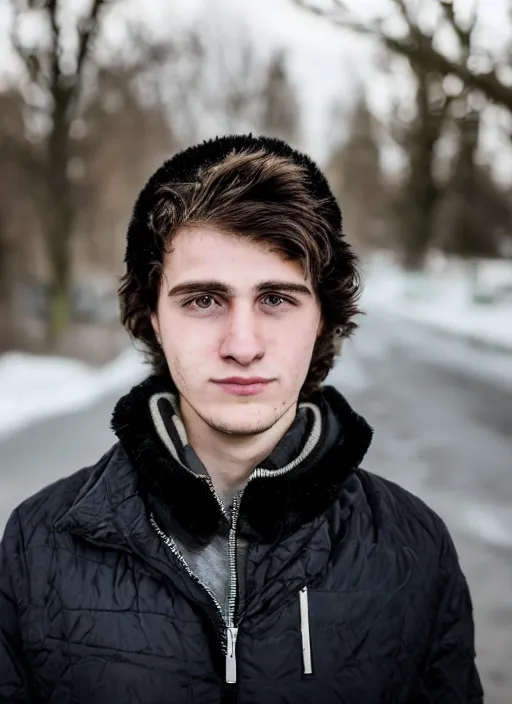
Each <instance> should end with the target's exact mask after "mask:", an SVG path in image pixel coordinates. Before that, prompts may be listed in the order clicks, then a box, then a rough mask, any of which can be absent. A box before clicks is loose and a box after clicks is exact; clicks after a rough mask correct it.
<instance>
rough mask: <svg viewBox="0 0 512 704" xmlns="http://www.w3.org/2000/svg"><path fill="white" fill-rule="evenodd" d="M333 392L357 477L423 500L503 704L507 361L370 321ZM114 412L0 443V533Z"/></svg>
mask: <svg viewBox="0 0 512 704" xmlns="http://www.w3.org/2000/svg"><path fill="white" fill-rule="evenodd" d="M330 381H331V383H334V384H335V385H336V386H338V388H340V390H341V391H343V392H344V393H345V394H346V396H347V397H348V398H349V400H350V401H351V402H352V403H353V404H354V405H355V406H356V408H357V409H358V410H359V412H361V413H362V414H363V415H365V416H366V417H367V419H368V420H369V422H370V423H371V424H372V425H373V426H374V427H375V430H376V433H375V440H374V444H373V446H372V448H371V450H370V452H369V455H368V457H367V460H366V461H365V467H366V468H367V469H370V470H372V471H375V472H377V473H379V474H382V475H384V476H387V477H389V478H391V479H393V480H395V481H397V482H399V483H400V484H402V485H403V486H405V487H407V488H408V489H410V490H412V491H413V492H415V493H416V494H418V495H419V496H421V497H422V498H423V499H424V500H425V501H427V502H428V503H429V504H430V505H431V506H432V507H433V508H434V509H435V510H437V511H438V512H439V513H440V515H441V516H442V517H443V518H444V519H445V521H446V523H447V524H448V526H449V528H450V529H451V531H452V534H453V536H454V539H455V542H456V545H457V548H458V550H459V554H460V559H461V563H462V566H463V569H464V571H465V573H466V576H467V578H468V581H469V584H470V587H471V590H472V594H473V601H474V606H475V621H476V627H477V649H478V657H479V666H480V671H481V674H482V678H483V681H484V685H485V689H486V703H487V704H510V703H511V702H512V359H509V358H507V357H506V356H505V355H503V354H502V353H498V352H492V351H489V350H486V349H480V348H475V347H471V346H470V345H468V343H466V342H464V341H459V340H457V339H455V338H450V337H446V336H440V335H439V333H433V332H432V331H431V330H428V329H426V328H424V327H421V326H418V325H412V324H411V323H408V322H405V321H403V320H401V319H397V318H394V317H392V316H389V315H383V314H379V315H376V314H371V315H369V316H368V317H367V318H366V319H365V320H364V322H363V323H362V327H361V329H360V330H359V331H358V333H357V334H356V337H355V339H354V341H351V342H349V343H348V344H347V345H346V348H345V350H344V353H343V357H342V360H341V361H340V363H339V364H338V366H337V368H336V369H335V370H334V372H333V373H332V375H331V377H330ZM114 402H115V398H114V397H108V398H104V399H103V400H101V401H100V402H98V403H97V404H96V405H95V406H94V407H92V408H90V409H88V410H86V411H81V412H79V413H76V414H69V415H67V416H65V417H60V418H52V419H49V420H47V421H45V422H42V423H38V424H37V425H34V426H32V427H30V428H27V429H25V430H23V431H22V432H20V433H18V434H17V435H15V436H13V437H11V438H9V439H7V440H5V441H4V442H3V443H1V444H0V526H3V524H4V522H5V520H6V518H7V515H8V512H9V511H10V510H11V508H12V507H13V506H14V505H15V504H17V503H18V502H19V501H21V500H22V499H23V498H24V497H26V496H28V495H29V494H31V493H33V492H34V491H35V490H37V489H38V488H39V487H40V486H43V485H44V484H46V483H48V482H50V481H52V480H54V479H57V478H58V477H61V476H63V475H65V474H68V473H70V472H71V471H73V470H75V469H77V468H79V467H80V466H84V465H86V464H88V463H92V462H94V461H95V460H96V459H97V458H98V457H99V456H100V454H101V453H102V452H103V451H104V450H106V449H107V448H108V447H109V446H110V444H111V443H112V442H113V436H112V435H111V433H110V431H109V430H108V420H109V416H110V412H111V409H112V406H113V404H114ZM0 530H1V528H0Z"/></svg>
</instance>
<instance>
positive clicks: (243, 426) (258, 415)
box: [204, 404, 282, 435]
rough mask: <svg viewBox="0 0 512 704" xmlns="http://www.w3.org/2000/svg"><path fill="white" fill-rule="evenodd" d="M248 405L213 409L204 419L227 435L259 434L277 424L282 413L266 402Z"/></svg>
mask: <svg viewBox="0 0 512 704" xmlns="http://www.w3.org/2000/svg"><path fill="white" fill-rule="evenodd" d="M235 406H236V404H235ZM248 406H249V405H248V404H241V405H240V404H239V405H238V408H237V407H234V408H232V409H229V411H228V409H224V412H222V411H218V412H215V411H213V412H212V413H211V414H209V415H208V416H206V417H205V418H204V420H205V421H206V422H207V424H208V425H209V426H210V427H211V428H213V429H214V430H218V431H219V432H222V433H225V434H226V435H259V434H260V433H264V432H265V431H267V430H269V429H270V428H271V427H272V426H273V425H275V424H276V423H277V422H278V420H279V419H280V418H281V415H282V414H281V415H277V414H276V413H275V411H274V409H273V408H268V407H265V406H267V405H266V404H255V406H256V407H252V408H249V407H248ZM258 406H260V407H259V408H258ZM262 406H263V407H262ZM212 410H213V409H212Z"/></svg>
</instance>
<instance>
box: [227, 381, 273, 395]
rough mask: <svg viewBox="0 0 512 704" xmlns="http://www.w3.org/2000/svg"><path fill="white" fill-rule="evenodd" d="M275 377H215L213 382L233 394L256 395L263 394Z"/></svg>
mask: <svg viewBox="0 0 512 704" xmlns="http://www.w3.org/2000/svg"><path fill="white" fill-rule="evenodd" d="M272 381H274V380H273V379H263V378H262V377H248V378H246V377H236V376H233V377H229V378H227V379H214V380H213V383H214V384H216V385H217V386H219V387H220V388H221V389H222V390H223V391H225V392H226V393H228V394H231V395H232V396H256V395H257V394H261V393H262V392H263V391H264V390H265V389H266V388H267V386H268V385H269V384H270V383H271V382H272Z"/></svg>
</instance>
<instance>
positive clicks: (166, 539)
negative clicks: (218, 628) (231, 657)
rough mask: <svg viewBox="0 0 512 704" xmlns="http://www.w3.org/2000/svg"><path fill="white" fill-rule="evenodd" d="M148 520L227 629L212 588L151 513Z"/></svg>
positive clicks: (223, 646) (222, 644) (223, 650)
mask: <svg viewBox="0 0 512 704" xmlns="http://www.w3.org/2000/svg"><path fill="white" fill-rule="evenodd" d="M149 521H150V523H151V525H152V526H153V529H154V531H155V533H156V534H157V535H158V536H159V537H160V538H161V540H162V542H164V543H165V545H167V547H168V548H169V550H170V551H171V552H172V554H173V555H174V557H175V558H176V559H177V560H178V561H179V563H180V564H181V565H182V566H183V568H184V570H185V572H186V573H187V574H188V575H189V577H191V578H192V579H193V580H194V582H196V583H197V584H199V586H200V587H202V588H203V589H204V591H205V592H206V593H207V594H208V596H209V597H210V598H211V600H212V601H213V603H214V605H215V608H216V609H217V611H218V612H219V616H220V618H221V620H222V623H223V625H224V627H225V628H226V629H227V628H228V624H227V623H226V619H225V618H224V613H223V611H222V607H221V605H220V604H219V602H218V600H217V597H216V596H215V594H214V593H213V592H212V590H211V589H210V588H209V587H208V586H207V585H206V584H204V582H202V581H201V580H200V579H199V577H198V576H197V575H196V574H195V572H193V571H192V570H191V569H190V567H189V566H188V564H187V561H186V560H185V558H184V557H183V555H182V554H181V552H180V551H179V548H178V546H177V545H176V543H175V542H174V540H173V539H172V538H171V537H169V536H168V535H167V534H166V533H164V532H163V530H161V529H160V528H159V526H158V524H157V523H156V521H155V518H154V516H153V514H151V515H150V517H149ZM221 647H222V652H223V653H224V654H226V653H227V651H228V648H227V647H226V645H225V644H224V643H223V642H222V643H221Z"/></svg>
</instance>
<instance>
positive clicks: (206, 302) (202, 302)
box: [194, 295, 214, 310]
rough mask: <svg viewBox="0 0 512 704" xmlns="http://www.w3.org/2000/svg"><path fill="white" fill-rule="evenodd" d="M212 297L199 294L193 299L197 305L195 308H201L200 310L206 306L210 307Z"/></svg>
mask: <svg viewBox="0 0 512 704" xmlns="http://www.w3.org/2000/svg"><path fill="white" fill-rule="evenodd" d="M213 302H214V301H213V297H212V296H208V295H204V296H200V297H199V298H196V299H195V301H194V304H195V305H196V306H197V308H201V309H202V310H206V309H207V308H211V307H212V304H213Z"/></svg>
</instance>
